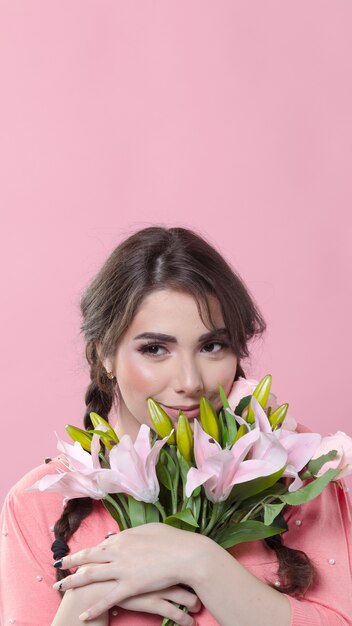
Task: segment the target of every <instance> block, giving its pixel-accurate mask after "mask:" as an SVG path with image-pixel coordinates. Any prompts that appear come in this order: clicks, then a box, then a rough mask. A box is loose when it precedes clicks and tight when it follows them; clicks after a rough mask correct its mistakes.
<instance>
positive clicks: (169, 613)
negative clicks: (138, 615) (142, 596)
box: [157, 600, 196, 626]
mask: <svg viewBox="0 0 352 626" xmlns="http://www.w3.org/2000/svg"><path fill="white" fill-rule="evenodd" d="M157 611H158V614H159V615H162V616H163V617H167V618H168V619H171V620H172V621H173V622H175V624H178V626H196V621H195V619H194V618H193V617H192V615H189V614H188V613H186V612H185V611H182V609H179V608H178V607H177V606H175V605H174V604H171V603H170V602H167V601H163V600H160V601H159V603H158V608H157Z"/></svg>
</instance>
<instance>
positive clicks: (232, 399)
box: [227, 376, 278, 410]
mask: <svg viewBox="0 0 352 626" xmlns="http://www.w3.org/2000/svg"><path fill="white" fill-rule="evenodd" d="M258 382H259V381H258V380H255V379H254V378H243V376H239V378H238V380H235V382H234V383H233V385H232V387H231V389H230V392H229V395H228V396H227V399H228V402H229V405H230V407H231V409H233V410H235V408H236V407H237V405H238V403H239V402H240V401H241V400H242V398H244V397H245V396H251V395H252V394H253V391H254V389H255V388H256V386H257V385H258ZM267 405H268V406H271V408H272V409H273V410H274V409H276V407H277V406H278V404H277V397H276V395H275V394H274V393H272V392H270V393H269V398H268V401H267Z"/></svg>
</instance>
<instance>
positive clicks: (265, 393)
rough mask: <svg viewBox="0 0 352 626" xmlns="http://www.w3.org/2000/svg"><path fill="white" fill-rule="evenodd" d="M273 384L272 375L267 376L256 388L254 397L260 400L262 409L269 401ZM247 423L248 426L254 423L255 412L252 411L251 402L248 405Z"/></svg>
mask: <svg viewBox="0 0 352 626" xmlns="http://www.w3.org/2000/svg"><path fill="white" fill-rule="evenodd" d="M271 383H272V376H271V374H267V375H266V376H264V377H263V378H262V379H261V380H260V381H259V383H258V384H257V386H256V388H255V389H254V391H253V394H252V396H254V397H255V398H256V399H257V400H258V402H259V404H260V406H261V407H262V408H264V407H265V405H266V403H267V401H268V398H269V393H270V388H271ZM247 422H248V424H253V423H254V411H253V409H252V405H251V402H250V403H249V405H248V415H247Z"/></svg>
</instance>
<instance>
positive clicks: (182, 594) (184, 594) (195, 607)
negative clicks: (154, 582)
mask: <svg viewBox="0 0 352 626" xmlns="http://www.w3.org/2000/svg"><path fill="white" fill-rule="evenodd" d="M162 594H163V598H164V600H172V601H173V602H177V604H182V605H183V606H186V607H187V609H188V610H189V611H191V613H198V611H200V610H201V608H202V603H201V601H200V600H199V598H198V596H197V595H196V594H195V593H192V592H190V591H187V589H184V588H183V587H180V586H179V585H175V586H173V587H168V588H167V589H165V590H164V591H163V592H162Z"/></svg>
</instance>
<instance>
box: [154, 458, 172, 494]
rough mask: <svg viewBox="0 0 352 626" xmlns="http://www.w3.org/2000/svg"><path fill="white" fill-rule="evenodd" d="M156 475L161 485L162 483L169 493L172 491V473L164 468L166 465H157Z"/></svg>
mask: <svg viewBox="0 0 352 626" xmlns="http://www.w3.org/2000/svg"><path fill="white" fill-rule="evenodd" d="M155 469H156V475H157V478H158V481H159V483H161V484H162V485H164V487H166V489H168V490H169V491H171V490H172V479H171V476H170V473H169V472H168V470H167V468H166V467H164V465H162V463H160V462H159V463H157V465H156V468H155Z"/></svg>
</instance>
